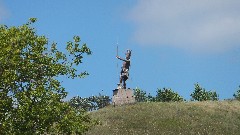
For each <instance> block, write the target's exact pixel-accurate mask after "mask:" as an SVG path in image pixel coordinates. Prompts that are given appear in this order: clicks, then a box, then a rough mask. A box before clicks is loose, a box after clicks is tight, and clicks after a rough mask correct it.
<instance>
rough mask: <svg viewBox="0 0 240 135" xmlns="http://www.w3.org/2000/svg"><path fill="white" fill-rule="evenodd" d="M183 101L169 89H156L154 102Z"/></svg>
mask: <svg viewBox="0 0 240 135" xmlns="http://www.w3.org/2000/svg"><path fill="white" fill-rule="evenodd" d="M183 100H184V99H183V98H182V97H181V96H180V95H179V94H178V93H176V92H174V91H173V90H171V89H170V88H169V89H167V88H163V89H158V91H157V96H156V101H157V102H170V101H173V102H175V101H183Z"/></svg>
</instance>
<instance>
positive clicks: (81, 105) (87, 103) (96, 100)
mask: <svg viewBox="0 0 240 135" xmlns="http://www.w3.org/2000/svg"><path fill="white" fill-rule="evenodd" d="M69 103H70V105H71V106H72V107H74V108H76V109H82V110H85V111H92V110H98V109H100V108H103V107H105V106H107V105H109V104H110V98H109V96H104V95H101V94H99V96H91V97H88V98H82V97H79V96H76V97H73V98H72V99H70V101H69Z"/></svg>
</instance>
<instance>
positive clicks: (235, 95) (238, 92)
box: [233, 86, 240, 101]
mask: <svg viewBox="0 0 240 135" xmlns="http://www.w3.org/2000/svg"><path fill="white" fill-rule="evenodd" d="M233 97H234V98H235V99H237V100H239V101H240V86H239V87H238V90H237V92H236V93H234V94H233Z"/></svg>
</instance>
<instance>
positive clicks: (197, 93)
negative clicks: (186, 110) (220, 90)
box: [191, 83, 218, 101]
mask: <svg viewBox="0 0 240 135" xmlns="http://www.w3.org/2000/svg"><path fill="white" fill-rule="evenodd" d="M194 85H195V89H194V92H193V93H192V94H191V97H192V99H191V100H196V101H207V100H211V101H217V100H218V94H217V93H216V91H206V90H205V89H204V88H202V87H201V86H200V85H199V84H198V83H197V84H194Z"/></svg>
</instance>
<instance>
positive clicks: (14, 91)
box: [0, 18, 93, 134]
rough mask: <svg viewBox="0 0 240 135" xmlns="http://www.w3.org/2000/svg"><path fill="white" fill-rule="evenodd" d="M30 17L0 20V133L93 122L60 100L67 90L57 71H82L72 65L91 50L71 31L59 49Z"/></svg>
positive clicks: (78, 127) (60, 129)
mask: <svg viewBox="0 0 240 135" xmlns="http://www.w3.org/2000/svg"><path fill="white" fill-rule="evenodd" d="M35 21H36V18H31V19H30V21H29V22H28V23H26V24H23V25H21V26H18V27H15V26H13V27H8V26H6V25H1V26H0V134H45V133H57V134H65V133H67V134H71V133H75V134H81V133H83V132H84V131H86V130H88V129H89V127H90V126H91V125H92V124H93V122H92V120H91V119H90V118H89V117H88V116H87V115H86V114H85V112H83V111H81V110H80V109H75V108H73V107H71V106H70V105H69V104H68V103H66V102H63V99H64V98H65V97H66V96H67V92H66V91H65V89H64V88H63V87H62V86H61V83H60V82H59V81H58V80H57V77H59V76H68V77H69V78H72V79H73V78H76V77H80V78H81V77H84V76H86V75H88V73H87V72H79V71H77V69H76V66H77V65H79V64H80V63H82V59H83V56H84V55H86V54H87V55H90V54H91V50H90V49H89V48H88V47H87V46H86V44H83V45H81V46H80V44H79V43H80V37H79V36H74V37H73V41H69V42H67V45H66V50H67V51H66V52H61V51H59V50H58V49H57V48H56V45H57V44H56V43H54V42H53V43H51V44H50V43H49V41H48V39H47V38H46V37H45V36H39V35H37V33H36V30H35V29H34V28H33V27H32V24H33V23H34V22H35ZM49 44H50V46H51V49H48V48H47V46H48V45H49Z"/></svg>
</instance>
